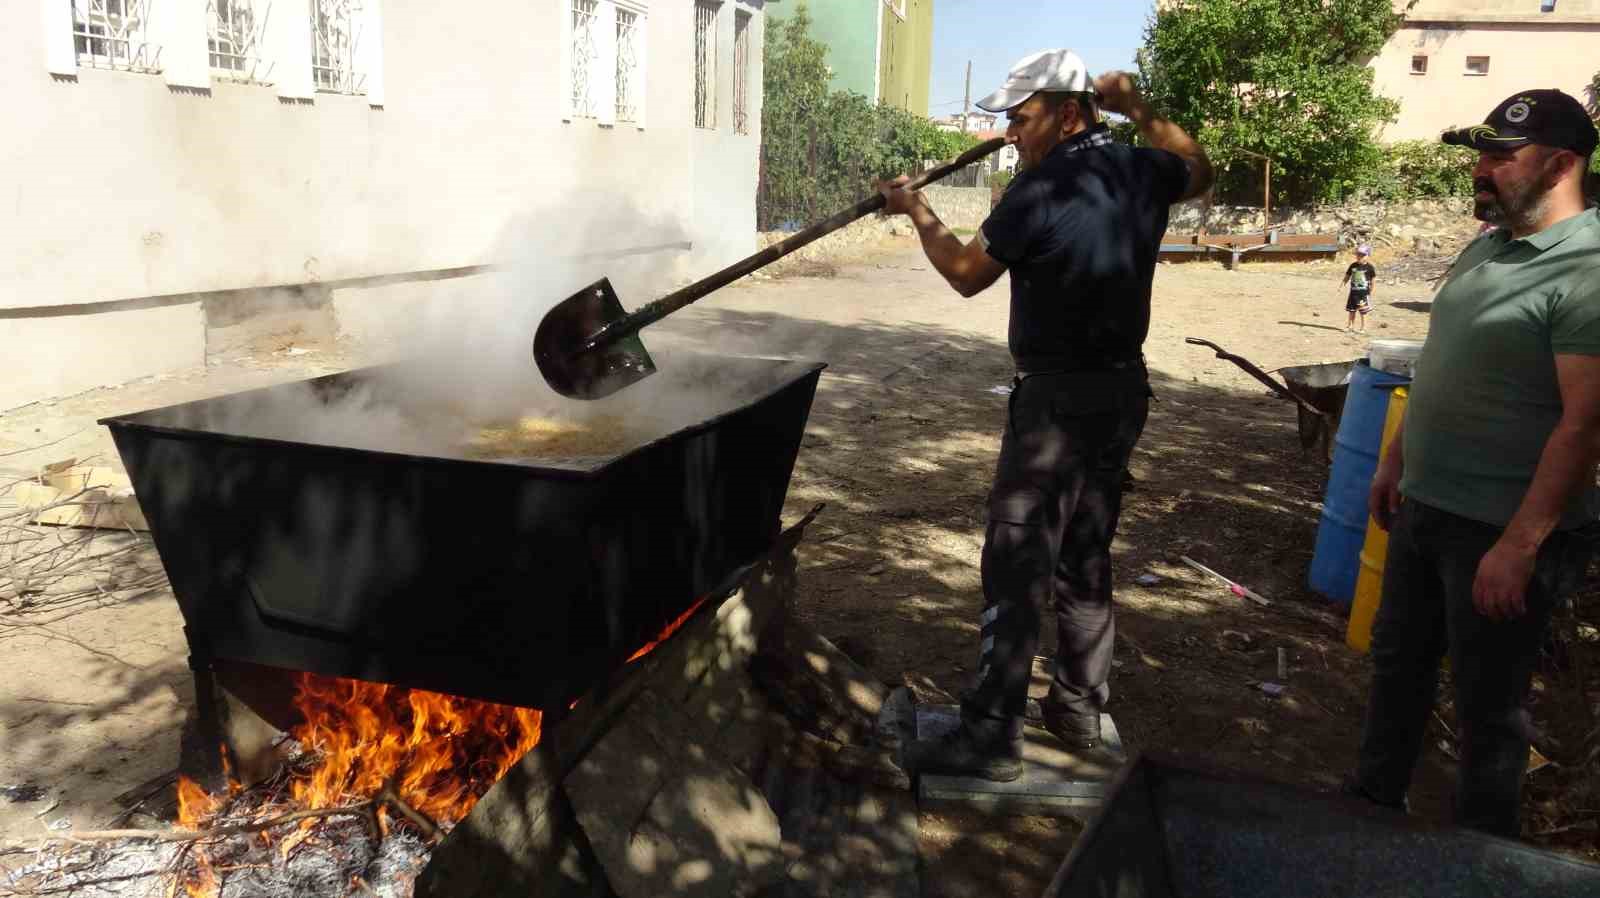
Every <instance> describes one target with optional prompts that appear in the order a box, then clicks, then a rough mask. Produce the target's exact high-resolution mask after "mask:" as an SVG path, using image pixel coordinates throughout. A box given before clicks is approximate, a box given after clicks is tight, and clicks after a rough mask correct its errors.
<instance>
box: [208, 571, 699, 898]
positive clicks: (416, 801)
mask: <svg viewBox="0 0 1600 898" xmlns="http://www.w3.org/2000/svg"><path fill="white" fill-rule="evenodd" d="M709 598H710V597H709V596H707V597H705V598H702V599H700V600H699V601H697V602H695V603H694V605H692V606H690V607H689V609H688V610H687V611H684V612H683V613H682V614H680V615H679V616H678V617H677V618H676V619H675V620H673V621H672V622H671V623H669V624H667V625H666V627H664V628H663V629H662V630H661V633H660V635H658V636H657V637H656V638H655V639H653V640H651V641H650V642H647V643H645V644H644V645H643V646H641V647H640V648H639V650H638V651H636V652H634V653H633V654H632V655H631V656H629V658H628V663H632V662H634V661H637V660H639V659H640V658H643V657H644V656H645V655H648V654H650V653H651V652H652V651H654V650H655V649H656V648H657V647H658V646H660V645H661V644H662V643H664V642H666V641H667V640H668V639H669V638H671V637H672V635H673V634H674V633H676V632H678V630H680V629H681V628H682V627H683V626H684V624H687V623H688V622H689V619H690V618H692V617H693V616H694V614H695V612H696V611H699V610H700V608H701V606H702V605H704V604H705V603H706V600H707V599H709ZM297 687H298V688H297V690H296V693H295V698H294V706H295V708H296V709H297V710H298V711H299V712H300V714H301V716H302V719H303V720H304V721H305V722H304V723H303V724H301V725H300V726H298V727H296V728H295V729H294V730H293V731H292V733H291V735H293V736H294V738H295V739H296V740H298V741H299V742H300V744H301V745H302V746H304V747H305V748H306V749H307V750H309V751H312V752H314V753H316V754H317V755H318V756H319V758H318V761H317V763H316V765H315V766H314V767H313V768H312V769H311V771H310V773H309V774H307V775H305V776H303V777H300V778H297V779H295V780H294V781H293V782H291V783H290V788H289V792H290V797H291V798H292V799H293V800H294V802H295V803H296V804H297V805H299V806H300V807H302V808H333V807H343V806H348V805H352V804H357V803H360V802H362V801H366V800H367V799H369V798H371V797H372V796H373V795H375V794H377V793H378V792H379V791H380V790H381V789H382V788H383V786H384V784H385V783H388V782H391V781H392V782H393V783H394V788H395V790H396V792H398V793H399V795H400V797H401V798H402V799H404V800H405V802H406V803H407V804H409V805H411V807H413V808H415V809H416V810H418V811H420V812H421V813H423V814H425V815H427V816H428V817H429V818H430V819H432V820H433V821H434V822H435V823H438V824H441V825H446V826H448V825H449V824H452V823H456V822H458V821H459V820H461V819H462V818H463V817H465V816H466V815H467V813H468V812H469V811H471V810H472V806H473V805H475V804H476V803H477V801H478V799H479V798H480V797H482V795H483V793H484V792H486V791H488V789H489V787H490V786H492V785H494V783H495V782H496V781H498V780H499V779H500V778H501V777H502V776H504V775H505V773H506V771H507V770H510V769H511V767H512V766H513V765H514V764H516V763H517V761H518V760H520V759H521V758H522V756H523V755H525V754H527V753H528V752H529V751H531V750H532V749H533V748H534V747H535V746H537V745H538V744H539V737H540V734H541V729H542V724H543V719H544V718H543V715H542V714H541V713H540V712H538V711H534V710H530V709H528V708H518V707H515V706H512V705H500V704H495V703H492V702H483V701H475V700H472V699H465V698H460V697H457V696H453V695H445V694H443V693H438V692H425V691H422V690H417V689H404V688H401V687H398V686H388V685H384V684H382V683H369V682H366V681H364V680H347V679H340V678H334V677H319V676H316V675H313V674H308V673H302V674H300V675H299V678H298V680H297ZM577 704H578V702H577V701H574V702H573V703H572V705H573V706H576V705H577ZM223 763H224V765H226V764H227V758H226V755H224V758H223ZM225 769H226V767H225ZM228 788H229V793H230V794H235V795H236V794H238V793H239V791H240V790H241V787H240V785H239V784H238V783H236V782H233V781H232V778H231V776H230V777H229V783H228ZM221 807H222V802H221V801H220V800H219V799H217V798H215V797H213V796H211V795H209V794H207V793H206V791H205V790H204V789H202V788H201V787H200V786H199V784H197V783H195V782H194V781H193V780H190V779H188V778H187V777H179V778H178V822H179V824H180V825H181V826H183V827H185V828H188V829H195V828H198V827H200V826H201V825H202V824H204V823H205V822H206V821H207V820H209V819H210V818H212V817H214V816H215V815H216V814H217V813H218V812H219V811H220V810H221ZM308 833H309V830H308V829H300V830H296V831H295V832H294V833H291V834H290V835H289V836H287V837H285V839H284V841H283V842H282V843H281V844H280V846H279V847H280V849H281V850H282V851H283V852H284V853H285V854H286V853H287V851H288V850H289V849H292V847H293V846H294V845H295V844H296V843H297V842H298V841H299V840H300V839H303V838H305V837H306V836H307V835H308ZM262 838H264V839H266V838H270V837H269V835H268V834H267V833H262ZM195 858H196V861H197V869H196V871H194V872H193V873H188V874H185V875H184V877H183V879H182V885H183V887H184V890H185V891H186V892H187V893H188V894H189V896H190V898H216V896H218V895H220V894H221V885H222V882H221V879H220V878H219V876H218V875H217V872H216V871H215V870H214V869H213V867H212V864H211V862H210V859H209V857H207V855H206V853H205V851H204V849H203V848H200V847H198V846H197V848H196V851H195Z"/></svg>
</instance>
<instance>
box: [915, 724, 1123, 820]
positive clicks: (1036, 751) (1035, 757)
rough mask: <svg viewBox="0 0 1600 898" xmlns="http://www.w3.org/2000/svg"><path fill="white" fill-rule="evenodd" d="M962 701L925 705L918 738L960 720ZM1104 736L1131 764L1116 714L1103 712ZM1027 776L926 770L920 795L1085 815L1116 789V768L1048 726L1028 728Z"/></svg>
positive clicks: (943, 802)
mask: <svg viewBox="0 0 1600 898" xmlns="http://www.w3.org/2000/svg"><path fill="white" fill-rule="evenodd" d="M960 721H961V710H960V707H959V706H957V705H919V706H918V707H917V738H918V739H932V738H937V737H938V736H940V735H942V734H944V733H947V732H949V731H951V730H953V729H955V727H956V726H958V725H959V724H960ZM1100 733H1101V738H1102V739H1104V740H1105V745H1106V747H1107V748H1108V749H1110V750H1111V752H1112V753H1113V754H1114V755H1115V756H1117V757H1118V758H1120V759H1121V760H1122V763H1123V764H1126V763H1127V754H1126V752H1125V751H1124V750H1123V747H1122V736H1121V734H1119V733H1118V732H1117V725H1116V723H1115V722H1114V721H1113V720H1112V719H1111V715H1109V714H1102V715H1100ZM1023 734H1024V735H1023V740H1024V741H1023V747H1022V776H1021V777H1020V778H1018V779H1017V780H1015V781H1013V782H1009V783H996V782H991V781H989V780H985V779H978V778H976V777H963V776H937V775H923V776H921V777H919V778H918V786H917V798H918V800H919V801H920V802H921V804H922V806H923V807H932V806H946V807H959V808H966V809H971V810H978V811H985V812H989V813H995V814H1006V815H1011V816H1040V817H1080V818H1081V817H1084V816H1086V815H1088V814H1091V813H1093V811H1094V810H1095V809H1097V808H1099V807H1100V805H1101V804H1103V803H1104V802H1105V798H1106V796H1107V795H1108V794H1109V793H1110V789H1111V781H1112V779H1113V778H1115V776H1116V774H1117V770H1119V769H1121V766H1120V765H1119V766H1118V767H1115V768H1109V767H1103V766H1099V765H1086V764H1084V763H1082V762H1081V761H1079V760H1078V759H1077V758H1076V757H1074V756H1073V755H1072V754H1071V753H1069V752H1068V751H1067V750H1066V749H1065V748H1064V747H1063V746H1062V745H1061V743H1060V742H1059V741H1057V740H1056V738H1055V737H1054V736H1052V735H1050V734H1049V733H1048V732H1046V731H1045V730H1043V729H1040V728H1038V727H1034V726H1028V727H1024V728H1023Z"/></svg>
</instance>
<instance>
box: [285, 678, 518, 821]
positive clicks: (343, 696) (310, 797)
mask: <svg viewBox="0 0 1600 898" xmlns="http://www.w3.org/2000/svg"><path fill="white" fill-rule="evenodd" d="M294 704H295V708H296V709H298V710H299V711H300V713H301V714H302V715H303V717H304V719H305V723H304V724H302V725H301V726H299V727H296V728H295V730H294V732H293V735H294V737H295V738H296V739H297V740H299V742H300V744H301V745H303V746H305V747H306V748H307V749H310V750H312V751H314V752H316V753H317V754H318V755H320V756H321V759H320V761H319V763H318V764H317V766H316V767H315V768H314V769H313V770H312V771H311V774H310V775H309V776H308V777H306V778H304V779H297V780H295V781H294V782H293V783H292V784H291V786H290V795H291V797H293V798H294V800H295V801H296V803H298V804H300V805H301V806H302V807H306V808H330V807H340V806H342V805H348V804H352V803H355V802H359V801H363V800H365V799H367V798H369V797H371V796H372V795H374V794H376V793H377V792H378V791H379V790H380V789H382V788H383V785H384V783H386V782H389V781H390V780H391V779H392V780H393V781H394V784H395V790H396V791H397V792H398V793H399V794H400V797H401V798H403V799H404V800H405V801H406V803H407V804H410V805H411V806H412V807H413V808H415V809H417V810H418V811H421V812H422V813H423V814H426V815H427V816H428V817H429V818H431V819H432V820H433V821H434V822H436V823H440V824H451V823H455V822H456V821H458V820H460V819H461V818H462V817H465V816H466V815H467V812H468V811H470V810H472V806H473V805H474V804H476V803H477V801H478V798H479V797H480V796H482V795H483V793H484V792H486V791H488V789H489V787H490V786H492V785H494V783H495V781H496V780H498V779H500V777H501V776H503V775H504V774H505V772H506V771H507V770H509V769H511V765H513V764H515V763H516V762H517V761H518V759H520V758H521V757H522V756H523V755H525V754H527V753H528V751H529V750H531V749H532V748H533V747H534V746H535V745H538V744H539V734H540V729H541V723H542V721H543V715H541V714H540V713H539V712H538V711H533V710H530V709H527V708H517V707H513V706H511V705H498V704H494V703H492V702H481V701H474V700H472V699H465V698H459V697H457V696H453V695H445V694H443V693H438V692H424V691H422V690H413V689H402V688H399V687H396V686H387V685H384V684H382V683H368V682H365V681H362V680H345V679H336V678H323V677H315V676H312V675H311V674H301V675H300V680H299V690H298V692H297V693H296V695H295V700H294Z"/></svg>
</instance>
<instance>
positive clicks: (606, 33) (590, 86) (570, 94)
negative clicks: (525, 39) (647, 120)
mask: <svg viewBox="0 0 1600 898" xmlns="http://www.w3.org/2000/svg"><path fill="white" fill-rule="evenodd" d="M561 3H562V10H563V12H562V29H563V32H562V37H563V40H564V43H563V45H562V79H563V82H564V88H563V90H564V95H565V97H566V100H565V108H564V109H563V111H562V118H564V119H566V120H568V121H572V120H574V119H593V120H594V121H596V122H598V123H599V124H602V125H611V124H615V123H616V122H627V123H629V124H631V125H636V126H638V127H640V128H643V127H644V99H645V69H646V60H645V49H646V48H645V35H646V34H647V33H648V29H647V28H646V24H647V18H648V9H647V7H646V6H645V2H644V0H561Z"/></svg>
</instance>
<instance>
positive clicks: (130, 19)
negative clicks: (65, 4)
mask: <svg viewBox="0 0 1600 898" xmlns="http://www.w3.org/2000/svg"><path fill="white" fill-rule="evenodd" d="M71 2H72V41H73V45H74V47H75V48H76V49H77V53H78V64H79V65H81V66H87V67H89V68H95V69H117V70H120V71H124V72H159V71H161V48H160V47H157V46H155V45H153V44H151V43H150V42H149V41H147V40H145V37H146V31H145V29H146V28H147V27H148V26H149V23H150V3H149V0H71Z"/></svg>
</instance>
